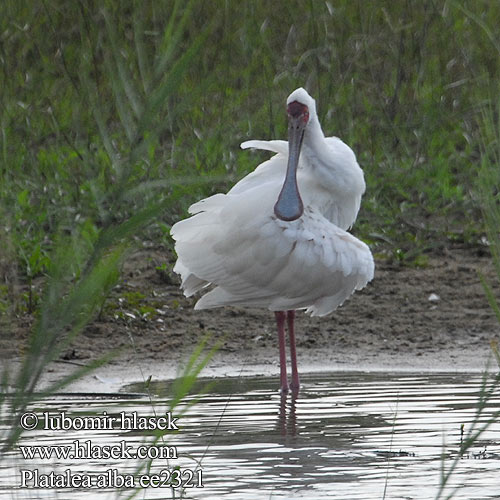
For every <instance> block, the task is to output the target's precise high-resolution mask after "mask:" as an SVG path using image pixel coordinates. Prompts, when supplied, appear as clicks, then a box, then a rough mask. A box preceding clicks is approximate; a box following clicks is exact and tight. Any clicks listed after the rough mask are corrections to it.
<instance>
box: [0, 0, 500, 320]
mask: <svg viewBox="0 0 500 500" xmlns="http://www.w3.org/2000/svg"><path fill="white" fill-rule="evenodd" d="M2 9H3V12H2V16H1V18H0V40H1V46H0V49H1V50H0V67H1V70H0V89H1V93H0V110H1V112H0V217H1V220H2V224H1V225H0V239H1V241H2V245H1V247H0V278H1V282H0V285H1V286H2V288H1V289H0V291H1V293H0V309H1V311H3V312H5V313H6V314H4V318H6V317H8V313H9V312H10V313H12V314H15V315H19V314H25V313H26V312H28V313H33V312H36V311H40V310H41V308H43V306H42V304H43V300H44V292H43V286H44V284H46V283H47V282H48V277H49V278H50V276H51V273H52V274H53V272H54V269H57V267H58V263H57V262H55V259H56V258H57V255H58V250H57V248H58V243H57V242H58V241H61V240H65V239H66V240H68V241H69V240H71V239H72V238H73V239H74V240H75V241H78V245H75V244H73V246H72V248H73V251H75V252H76V253H77V254H78V256H77V258H75V259H74V262H73V263H72V264H71V266H70V267H69V268H68V269H66V270H65V273H66V274H65V278H64V279H65V280H66V281H67V282H68V283H70V284H75V283H78V282H79V280H81V279H83V278H85V276H87V275H88V270H89V269H91V268H92V266H94V265H97V264H98V263H99V262H100V259H102V258H104V257H106V255H107V252H112V251H115V249H116V248H117V245H119V244H125V246H127V245H129V244H130V243H131V242H132V241H133V240H136V241H140V240H150V241H152V242H153V244H155V245H157V246H163V247H167V248H168V247H169V246H171V241H170V239H169V236H168V231H169V227H170V226H171V225H172V224H173V223H174V222H175V221H177V220H179V219H180V218H181V217H183V216H184V215H185V209H186V207H187V206H188V205H189V204H190V203H192V202H193V201H195V200H197V199H199V198H201V197H203V196H207V195H210V194H212V193H215V192H218V191H221V190H226V189H227V188H228V187H229V186H231V185H232V184H233V183H234V182H235V181H236V180H238V179H239V178H241V177H242V176H243V175H245V174H246V173H248V172H249V171H251V170H252V169H253V168H255V166H256V165H257V164H258V163H259V162H260V161H261V160H262V159H263V158H266V156H267V155H265V154H251V153H249V152H243V151H241V150H240V149H239V144H240V142H242V141H243V140H246V139H249V138H263V139H272V138H284V137H285V135H286V120H285V116H284V102H285V99H286V96H287V95H288V94H289V92H290V91H291V90H293V89H294V88H296V87H298V86H305V87H307V88H308V90H309V91H310V92H311V93H312V94H313V95H314V96H315V98H316V99H317V104H318V110H319V114H320V119H321V122H322V124H323V128H324V130H325V132H326V133H327V134H334V135H338V136H340V137H341V138H343V139H344V140H345V141H346V142H347V143H348V144H350V145H351V146H352V148H353V149H354V151H355V152H356V154H357V156H358V159H359V162H360V164H361V165H362V167H363V169H364V171H365V176H366V180H367V193H366V195H365V197H364V199H363V204H362V209H361V212H360V215H359V218H358V221H357V223H356V225H355V228H354V231H355V232H356V234H357V235H358V236H360V237H361V238H363V239H364V240H365V241H367V242H368V243H369V244H370V245H371V247H372V250H373V251H374V253H375V254H376V255H377V256H379V257H380V256H381V257H384V256H385V257H389V258H394V259H397V260H401V261H404V262H406V263H410V264H414V265H425V264H426V258H427V257H426V254H427V252H432V251H435V250H439V249H441V248H443V247H445V246H448V245H451V244H456V243H461V244H467V245H476V244H478V241H479V240H480V238H481V236H483V235H484V234H485V228H484V226H483V223H482V222H479V221H480V220H481V204H480V203H479V202H478V192H480V191H479V189H478V184H479V183H478V173H479V171H480V169H481V168H482V165H483V164H484V163H485V162H486V163H488V164H490V163H492V162H493V164H495V162H496V160H497V159H496V158H495V157H493V156H492V155H491V154H485V153H484V151H485V148H484V144H483V143H484V141H485V139H484V138H485V137H486V136H487V134H488V130H485V127H487V122H485V120H484V119H483V117H484V113H485V112H488V110H491V109H492V106H496V104H495V102H494V99H493V97H492V96H495V92H498V86H497V82H498V78H499V76H500V75H499V64H498V62H499V61H498V59H499V52H498V43H497V42H496V40H498V39H500V36H499V35H500V33H499V31H500V27H499V26H500V23H498V20H499V19H500V4H498V3H496V2H493V3H492V2H489V1H486V0H482V1H477V2H468V1H465V0H463V1H450V0H446V1H445V0H439V1H430V0H428V1H426V0H422V1H418V2H417V1H408V2H396V3H394V2H389V1H381V2H376V3H374V2H365V1H362V0H358V1H341V2H323V1H317V0H310V1H309V2H299V1H298V0H291V1H287V2H284V1H283V2H266V1H264V0H256V1H252V2H243V3H241V2H228V1H222V0H214V1H213V2H201V1H200V0H191V1H189V2H179V1H173V0H172V1H162V2H149V1H147V2H139V1H130V2H112V1H110V0H109V1H106V2H104V3H103V2H93V1H90V0H89V1H79V2H63V1H56V2H37V3H32V2H14V1H5V2H4V3H3V6H2ZM490 128H491V125H490ZM117 228H121V229H117ZM118 272H119V271H118ZM166 272H168V270H167V271H166ZM49 281H50V280H49ZM110 286H112V280H111V281H110V282H109V283H108V284H107V285H104V284H103V290H101V293H100V295H99V296H100V297H105V296H106V294H107V290H108V291H109V288H110ZM101 305H102V304H101ZM37 314H39V312H38V313H37ZM6 325H8V322H5V321H4V323H3V325H2V328H4V327H5V326H6Z"/></svg>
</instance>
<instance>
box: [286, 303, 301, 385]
mask: <svg viewBox="0 0 500 500" xmlns="http://www.w3.org/2000/svg"><path fill="white" fill-rule="evenodd" d="M287 320H288V337H289V338H290V358H291V362H292V383H291V384H290V388H291V389H292V392H294V393H295V394H296V393H297V392H299V388H300V380H299V370H298V368H297V349H296V348H295V328H294V320H295V311H287Z"/></svg>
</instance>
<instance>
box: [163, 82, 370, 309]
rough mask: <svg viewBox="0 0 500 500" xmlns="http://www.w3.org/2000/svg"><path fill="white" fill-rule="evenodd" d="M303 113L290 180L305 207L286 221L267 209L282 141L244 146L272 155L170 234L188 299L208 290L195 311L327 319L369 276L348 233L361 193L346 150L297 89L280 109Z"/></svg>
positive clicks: (278, 182)
mask: <svg viewBox="0 0 500 500" xmlns="http://www.w3.org/2000/svg"><path fill="white" fill-rule="evenodd" d="M293 100H298V101H299V102H301V103H303V104H305V105H307V106H308V108H309V114H310V119H309V123H308V125H307V128H306V131H305V134H304V141H303V147H302V152H301V155H300V161H299V168H298V173H297V181H298V186H299V191H300V195H301V197H302V200H303V203H304V212H303V214H302V216H301V217H300V218H299V219H297V220H295V221H291V222H286V221H283V220H280V219H279V218H277V217H276V215H275V214H274V211H273V207H274V204H275V202H276V200H277V197H278V194H279V192H280V189H281V186H282V184H283V180H284V177H285V172H286V168H287V159H288V143H287V142H286V141H247V142H245V143H243V144H242V147H243V148H258V149H264V150H269V151H272V152H275V153H277V154H276V155H275V156H273V157H272V158H271V159H270V160H268V161H266V162H264V163H262V164H261V165H260V166H259V167H258V168H257V169H256V170H255V171H254V172H252V173H251V174H249V175H247V176H246V177H245V178H244V179H242V180H241V181H239V182H238V183H237V184H236V185H235V186H234V187H233V188H232V189H231V190H230V191H229V192H228V193H227V194H216V195H214V196H211V197H210V198H207V199H205V200H201V201H199V202H197V203H195V204H194V205H192V206H191V207H190V209H189V212H190V213H191V214H192V215H193V216H192V217H190V218H189V219H186V220H183V221H181V222H178V223H177V224H175V225H174V226H173V227H172V231H171V233H172V236H173V238H174V239H175V240H176V245H175V248H176V251H177V254H178V260H177V263H176V266H175V267H174V271H176V272H177V273H179V274H180V275H181V277H182V287H183V289H184V293H185V294H186V295H188V296H189V295H192V294H194V293H196V292H197V291H199V290H202V289H204V288H206V287H207V286H209V285H214V288H213V289H212V290H211V291H209V292H208V293H207V294H205V295H204V296H203V297H202V298H201V299H200V300H199V301H198V302H197V304H196V306H195V307H196V308H197V309H203V308H212V307H219V306H224V305H231V304H232V305H244V306H251V307H266V308H268V309H270V310H273V311H280V310H290V309H306V312H308V313H310V314H312V315H318V316H323V315H325V314H328V313H330V312H332V311H333V310H334V309H336V308H337V307H338V306H339V305H340V304H342V303H343V302H344V300H345V299H346V298H347V297H349V296H350V295H351V294H352V293H353V291H354V290H357V289H361V288H363V287H364V286H365V285H366V284H367V282H368V281H370V280H371V279H372V278H373V272H374V264H373V258H372V255H371V252H370V250H369V248H368V247H367V246H366V245H365V244H364V243H363V242H361V241H360V240H358V239H357V238H355V237H354V236H352V235H351V234H349V233H348V232H346V229H348V228H349V227H350V226H351V225H352V224H353V222H354V220H355V219H356V215H357V212H358V210H359V205H360V201H361V196H362V194H363V192H364V189H365V184H364V179H363V173H362V170H361V169H360V167H359V166H358V164H357V162H356V158H355V156H354V153H353V152H352V150H351V149H350V148H349V147H348V146H347V145H346V144H344V143H343V142H342V141H341V140H340V139H338V138H336V137H332V138H325V137H324V135H323V133H322V131H321V127H320V126H319V122H318V120H317V115H316V107H315V103H314V100H313V99H312V98H311V97H310V96H309V94H307V92H306V91H305V90H303V89H297V90H296V91H294V92H293V93H292V94H291V95H290V96H289V98H288V101H287V102H292V101H293Z"/></svg>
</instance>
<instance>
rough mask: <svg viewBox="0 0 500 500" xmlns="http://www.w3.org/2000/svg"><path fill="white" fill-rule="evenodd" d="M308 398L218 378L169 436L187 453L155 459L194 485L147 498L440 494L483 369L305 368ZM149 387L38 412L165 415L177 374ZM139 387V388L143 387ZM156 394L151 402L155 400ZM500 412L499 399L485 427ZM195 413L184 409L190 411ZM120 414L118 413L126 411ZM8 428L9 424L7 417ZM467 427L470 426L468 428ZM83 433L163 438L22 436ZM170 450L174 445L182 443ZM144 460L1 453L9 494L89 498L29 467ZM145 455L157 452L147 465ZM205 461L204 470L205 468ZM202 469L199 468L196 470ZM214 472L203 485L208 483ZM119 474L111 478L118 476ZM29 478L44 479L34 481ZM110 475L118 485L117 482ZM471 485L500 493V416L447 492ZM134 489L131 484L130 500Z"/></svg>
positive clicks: (64, 441) (100, 441)
mask: <svg viewBox="0 0 500 500" xmlns="http://www.w3.org/2000/svg"><path fill="white" fill-rule="evenodd" d="M302 382H303V386H302V389H301V393H300V395H299V397H298V398H297V399H293V398H291V397H290V396H289V397H288V398H281V397H280V395H279V394H278V393H277V392H276V385H277V380H276V379H274V378H273V379H266V378H253V379H252V378H240V379H237V378H234V379H224V380H220V381H217V382H216V383H214V384H213V385H212V387H211V388H210V389H209V391H208V392H207V393H206V394H205V395H203V397H202V398H201V399H200V400H199V401H198V402H196V403H195V404H193V405H192V406H189V400H188V401H185V402H184V403H183V404H182V405H180V406H178V407H177V409H176V410H174V411H173V412H172V416H173V417H178V420H177V421H174V424H173V426H174V427H175V425H178V427H179V429H180V430H179V431H178V432H173V431H167V433H166V434H165V436H164V444H167V445H170V446H175V450H176V451H177V454H178V458H177V459H173V458H170V459H169V460H166V459H161V460H160V459H157V460H154V461H153V465H152V468H151V470H149V471H143V473H144V474H146V475H148V476H152V475H154V474H157V475H159V478H160V479H165V478H166V475H165V474H166V473H163V472H161V471H163V470H165V469H172V468H173V467H176V466H180V467H181V469H182V470H183V472H184V476H182V478H183V479H184V481H187V480H189V481H190V484H192V486H193V487H191V488H188V489H185V490H183V489H182V488H179V489H177V490H176V491H175V496H173V493H172V490H171V489H170V488H165V487H164V488H152V487H149V488H148V489H147V490H146V494H145V495H143V494H142V493H141V494H140V495H139V496H138V498H148V499H156V498H176V499H177V498H197V499H198V498H199V499H219V498H224V499H235V500H245V499H256V498H263V499H273V500H274V499H285V498H286V499H295V498H314V499H323V498H324V499H326V498H328V499H330V498H339V499H373V498H383V497H384V491H385V498H387V499H390V498H392V499H426V500H427V499H431V498H435V496H436V494H437V492H438V490H439V483H440V473H441V466H442V464H443V462H442V457H444V466H445V470H447V469H448V468H449V467H450V466H451V465H452V463H453V461H454V459H455V458H456V456H457V450H458V449H459V446H460V442H461V439H465V436H466V434H467V432H468V431H470V430H471V429H473V427H472V422H473V421H474V418H475V415H476V408H477V402H478V397H479V391H480V388H481V383H482V378H481V376H479V375H464V374H459V375H446V374H426V375H418V374H416V375H409V374H382V373H375V374H374V373H351V374H346V373H341V374H334V373H329V374H327V373H325V374H314V375H310V376H305V377H304V378H303V380H302ZM143 387H144V386H143V384H138V385H135V386H129V387H127V388H125V389H124V390H125V393H124V394H123V395H116V396H115V397H110V396H98V397H96V396H95V395H92V396H85V395H63V396H60V397H58V398H55V399H53V400H51V401H49V402H44V403H43V404H40V405H39V406H38V407H36V408H31V409H30V410H31V411H33V412H34V413H36V414H37V415H38V416H39V418H40V421H42V414H43V412H44V411H50V412H61V411H66V412H68V414H69V415H71V417H72V418H74V417H76V416H83V415H91V414H93V415H100V416H101V417H102V416H103V411H106V412H107V415H108V416H110V415H114V416H117V415H119V414H120V412H125V413H124V414H125V416H130V415H133V413H134V412H136V414H137V415H138V416H145V415H153V409H154V412H156V415H157V416H161V415H163V416H164V415H165V412H166V411H167V410H168V398H166V397H165V396H163V395H162V394H164V393H168V390H169V386H168V384H167V383H157V384H151V385H150V393H151V396H140V395H139V394H138V393H140V392H142V390H143ZM132 393H136V394H135V395H134V394H132ZM150 398H151V399H150ZM499 410H500V395H499V394H498V392H497V393H496V394H495V395H494V397H492V399H491V400H490V402H489V404H488V405H487V407H486V408H485V410H484V413H483V415H482V416H481V418H480V420H479V422H478V424H477V428H479V427H481V426H482V425H483V424H484V423H485V422H486V421H487V420H488V419H489V418H490V417H491V416H492V415H494V413H495V412H498V411H499ZM183 412H184V413H183ZM117 418H118V417H117ZM2 425H5V422H2ZM462 426H463V427H462ZM76 439H78V440H80V441H86V440H90V441H91V443H92V445H93V446H96V447H101V448H102V446H104V445H113V444H117V443H119V442H120V441H126V445H130V446H132V447H133V449H135V448H136V447H137V446H139V445H140V444H143V443H146V444H149V445H151V444H152V441H151V440H152V439H153V437H152V436H151V435H149V436H144V433H140V432H137V431H123V430H119V429H116V428H113V429H108V430H86V431H83V430H80V431H75V430H73V431H63V430H54V431H50V430H44V429H41V428H40V426H39V427H38V428H37V429H36V430H29V431H26V432H25V434H24V436H23V439H22V442H21V443H20V444H21V445H30V444H37V445H42V444H46V445H55V444H57V445H70V444H71V443H72V442H73V441H75V440H76ZM153 451H155V450H153ZM170 451H173V449H171V450H170ZM137 463H138V462H137V461H136V460H133V459H103V458H94V459H86V460H75V459H73V460H71V459H55V458H52V459H50V460H41V459H40V458H37V459H31V460H25V459H23V458H22V457H20V455H19V453H18V452H13V453H10V456H9V457H6V460H4V461H1V462H0V469H1V470H0V478H1V479H0V499H4V498H5V499H7V498H8V499H12V498H20V499H21V498H22V499H26V498H30V499H31V498H72V499H79V498H89V492H88V490H87V491H83V490H79V489H73V490H68V489H55V488H35V489H20V488H18V486H19V484H20V482H21V470H22V469H24V470H34V469H38V470H39V471H40V473H45V474H48V473H50V471H53V470H55V471H56V472H57V473H61V474H62V473H63V472H64V471H65V470H66V469H70V470H71V471H72V474H74V473H76V472H81V473H83V474H87V475H89V474H90V475H92V474H93V477H94V478H96V477H97V475H98V474H100V475H104V473H105V472H106V471H108V470H110V469H111V470H115V471H116V472H115V473H116V474H120V475H122V476H123V477H125V476H126V475H128V474H132V473H133V472H134V471H135V469H136V466H137ZM139 463H142V464H145V463H146V462H145V461H142V462H139ZM198 463H201V470H202V476H201V477H200V476H199V472H197V470H199V467H198ZM189 470H191V471H193V477H192V478H190V475H191V473H190V472H189ZM200 480H201V481H202V483H203V486H204V487H203V488H201V487H197V486H199V484H198V483H199V481H200ZM117 481H119V478H118V479H116V478H115V479H114V480H113V481H112V482H111V484H117ZM28 484H34V482H31V483H29V482H28ZM107 484H110V483H109V482H108V483H107ZM455 487H459V489H458V490H457V491H456V493H455V496H454V498H456V499H467V500H473V499H490V498H500V421H497V422H496V423H494V424H492V425H491V426H490V427H489V428H488V430H486V431H485V432H484V433H483V434H482V435H481V436H480V438H479V440H478V441H477V442H476V443H475V444H474V446H473V447H472V448H471V449H470V450H469V452H468V453H467V454H466V455H465V456H464V457H463V458H461V459H459V460H458V465H457V469H456V471H455V473H454V474H453V476H452V479H451V481H450V488H448V489H446V494H443V498H444V497H446V495H447V494H448V493H450V492H451V491H452V490H453V489H454V488H455ZM130 492H131V490H124V491H122V495H123V497H124V498H125V497H126V495H127V494H130ZM116 495H117V492H116V488H102V489H94V490H93V492H92V498H96V499H101V498H102V499H104V498H115V497H116Z"/></svg>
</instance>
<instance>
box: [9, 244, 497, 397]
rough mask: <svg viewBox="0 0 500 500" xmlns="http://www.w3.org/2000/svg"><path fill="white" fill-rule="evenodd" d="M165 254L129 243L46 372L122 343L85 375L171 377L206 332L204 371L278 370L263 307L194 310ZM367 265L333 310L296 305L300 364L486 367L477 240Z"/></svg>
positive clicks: (13, 345)
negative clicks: (300, 309)
mask: <svg viewBox="0 0 500 500" xmlns="http://www.w3.org/2000/svg"><path fill="white" fill-rule="evenodd" d="M165 261H166V254H165V253H164V252H162V251H160V250H151V249H148V250H142V251H139V252H136V253H135V254H134V255H133V256H132V257H131V258H130V259H129V260H128V261H127V262H126V264H125V269H124V274H123V280H122V282H121V284H120V286H118V287H117V288H116V289H115V290H114V292H113V296H112V297H110V299H108V301H107V302H106V304H105V307H104V308H103V311H102V313H101V315H100V317H99V318H98V319H97V320H96V321H94V322H93V323H92V324H91V325H89V326H88V327H87V328H86V330H85V331H84V332H83V334H82V335H80V337H79V338H78V339H77V342H76V343H75V345H74V346H72V348H71V349H70V350H69V351H67V352H65V353H64V355H63V357H62V359H61V360H60V362H58V363H54V365H53V366H52V367H51V369H52V370H53V371H52V372H50V373H48V374H47V376H48V377H49V378H50V379H53V378H54V377H56V378H57V377H59V376H61V375H62V374H63V373H66V372H67V371H68V370H71V369H72V368H73V367H74V365H81V364H85V363H87V362H88V361H90V360H92V359H96V358H97V357H98V356H100V355H102V353H104V352H107V351H109V350H110V349H113V348H116V347H120V349H121V350H120V353H119V354H118V356H117V357H116V358H115V359H114V360H113V361H112V362H111V363H110V364H109V366H108V367H106V368H102V369H100V371H99V374H100V375H99V376H100V377H101V379H102V380H103V381H101V382H99V379H98V378H97V379H95V380H96V383H97V385H99V383H101V384H102V386H103V387H102V389H103V390H106V387H107V389H110V388H111V387H113V388H116V387H117V386H118V385H119V384H120V383H121V381H126V382H128V381H130V380H131V379H132V380H140V379H141V378H142V376H143V375H145V376H146V378H147V377H148V376H149V375H150V374H154V376H155V377H172V376H174V375H175V373H176V370H177V368H178V366H179V365H182V364H183V360H185V359H186V357H187V356H188V354H189V353H190V352H192V350H193V349H194V346H195V345H196V344H197V343H198V342H199V340H200V339H201V338H203V337H204V336H205V335H209V337H210V340H209V344H210V345H213V344H214V343H215V342H220V343H221V347H220V350H219V352H218V353H217V355H216V356H215V358H214V359H213V361H212V362H211V364H210V366H209V367H208V368H207V370H206V371H205V372H204V374H206V375H207V376H212V375H221V376H227V375H238V374H239V373H241V375H257V374H260V373H262V374H277V373H278V351H277V349H278V348H277V338H276V333H275V325H274V317H273V315H272V313H270V312H269V311H266V310H252V309H243V308H221V309H215V310H211V311H193V309H192V307H193V304H194V302H195V300H193V299H186V298H185V297H183V295H182V293H181V292H180V291H179V288H178V282H177V280H176V278H175V276H172V275H171V274H169V273H168V272H165V269H168V268H169V265H167V266H165V265H164V264H165ZM376 265H377V267H376V274H375V279H374V280H373V282H372V283H371V284H369V285H368V287H367V288H366V289H365V290H363V291H361V292H358V293H356V294H355V295H354V296H353V297H352V298H351V299H350V300H348V301H347V302H346V303H345V304H344V305H343V306H342V307H341V308H339V309H338V311H336V312H335V313H334V314H332V315H331V316H328V317H326V318H310V317H308V316H306V315H305V314H303V313H298V314H297V344H298V345H297V347H298V355H299V362H300V369H301V370H302V371H318V370H321V371H324V370H353V369H354V370H389V371H391V370H405V371H412V370H424V371H427V370H440V371H457V370H458V371H469V370H473V371H477V370H480V369H482V368H483V367H484V365H485V363H486V360H487V358H488V355H489V352H490V347H489V345H490V341H491V340H494V339H498V337H499V331H500V328H499V325H498V323H497V321H496V319H495V316H494V314H493V312H492V310H491V308H490V307H489V304H488V302H487V300H486V297H485V294H484V291H483V288H482V285H481V283H480V279H479V274H478V273H479V272H481V273H483V275H485V276H487V277H491V280H492V282H493V281H494V280H493V276H494V270H493V267H492V264H491V259H490V258H489V257H488V256H487V255H485V254H484V252H483V251H482V250H481V249H470V248H454V249H450V250H447V251H445V252H441V253H440V254H438V255H429V256H428V262H427V263H426V265H425V267H419V268H414V267H408V266H402V265H398V264H397V263H391V262H389V261H387V260H378V261H377V263H376ZM495 291H498V288H495ZM25 338H26V334H24V335H18V336H17V337H16V338H13V337H12V336H10V337H7V336H5V337H4V338H3V339H2V340H1V344H0V348H1V352H2V353H3V357H4V358H6V357H7V358H13V357H14V358H15V357H17V356H18V354H19V352H20V351H21V350H22V348H23V347H22V346H23V343H24V340H23V339H25ZM19 339H21V340H20V341H19ZM141 370H142V371H143V373H141ZM122 372H124V373H122ZM125 379H126V380H125Z"/></svg>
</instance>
